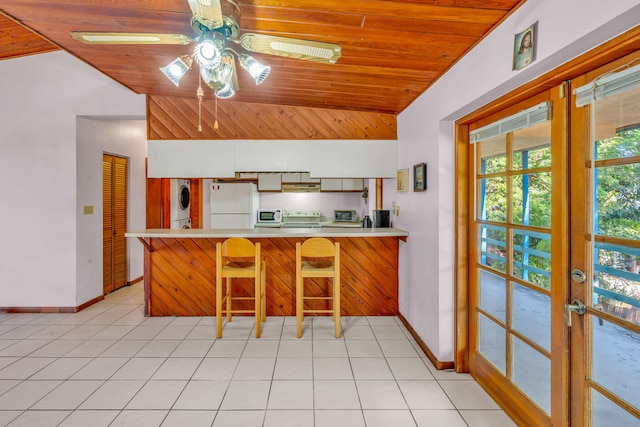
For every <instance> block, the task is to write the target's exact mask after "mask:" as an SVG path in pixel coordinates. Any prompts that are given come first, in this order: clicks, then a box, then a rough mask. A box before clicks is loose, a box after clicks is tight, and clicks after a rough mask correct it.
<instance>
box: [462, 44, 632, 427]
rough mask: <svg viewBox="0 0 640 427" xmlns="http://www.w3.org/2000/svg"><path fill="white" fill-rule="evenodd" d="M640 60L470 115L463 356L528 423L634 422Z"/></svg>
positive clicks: (585, 425)
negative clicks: (466, 338) (489, 112)
mask: <svg viewBox="0 0 640 427" xmlns="http://www.w3.org/2000/svg"><path fill="white" fill-rule="evenodd" d="M635 57H636V58H640V54H636V55H635ZM639 64H640V59H634V58H633V57H632V58H629V57H628V58H624V59H622V60H620V61H619V62H616V63H614V64H610V65H608V66H607V67H603V68H602V69H599V70H596V71H593V72H591V73H588V74H587V75H584V76H581V77H579V78H576V79H574V80H573V81H571V82H566V83H564V84H562V85H560V86H559V87H555V88H553V89H551V90H549V91H548V92H547V93H544V94H541V95H538V96H536V97H534V98H532V99H530V100H527V101H525V102H522V103H520V104H518V105H514V106H512V107H509V108H508V109H506V110H505V111H503V112H500V113H497V114H494V115H492V116H490V117H487V118H484V119H482V120H479V121H478V122H476V123H472V124H471V125H469V130H470V134H469V140H470V142H471V144H470V145H469V152H468V156H469V159H470V164H471V165H472V168H471V171H470V174H469V188H470V191H471V192H472V193H473V198H472V199H473V202H472V203H471V204H472V205H473V206H472V212H473V213H472V215H470V223H469V230H470V236H469V260H470V263H469V276H470V277H469V304H470V305H469V307H470V311H469V368H470V372H471V373H472V375H473V376H474V377H475V378H476V379H477V380H478V382H479V383H480V384H482V385H483V386H484V387H485V388H486V389H487V390H488V391H489V393H490V394H491V395H492V396H493V397H494V398H495V399H496V400H497V401H498V402H499V403H500V404H501V406H502V407H503V408H504V409H505V410H506V411H507V412H508V413H509V414H510V415H511V416H512V417H513V418H514V419H515V420H516V421H517V422H518V423H519V424H520V425H527V426H529V425H535V426H544V425H552V426H569V425H570V426H572V427H573V426H575V427H600V426H602V427H604V426H616V427H618V426H623V427H624V426H639V425H640V65H639Z"/></svg>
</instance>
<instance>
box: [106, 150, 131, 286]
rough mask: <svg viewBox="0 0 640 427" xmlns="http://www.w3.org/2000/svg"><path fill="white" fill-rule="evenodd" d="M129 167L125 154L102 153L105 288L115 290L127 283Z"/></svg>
mask: <svg viewBox="0 0 640 427" xmlns="http://www.w3.org/2000/svg"><path fill="white" fill-rule="evenodd" d="M127 171H128V161H127V159H126V158H124V157H118V156H112V155H108V154H103V156H102V195H103V199H102V212H103V217H102V221H103V224H102V247H103V259H102V264H103V283H102V284H103V291H104V293H105V294H107V293H109V292H112V291H114V290H116V289H118V288H120V287H122V286H124V285H125V284H126V283H127V268H128V266H127V239H126V238H125V237H124V233H126V231H127Z"/></svg>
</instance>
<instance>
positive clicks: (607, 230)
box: [570, 54, 640, 427]
mask: <svg viewBox="0 0 640 427" xmlns="http://www.w3.org/2000/svg"><path fill="white" fill-rule="evenodd" d="M573 86H574V88H575V89H574V94H575V95H574V99H573V100H572V110H571V117H572V128H571V134H572V151H571V181H572V182H575V183H576V186H575V188H574V186H573V185H572V192H571V221H572V233H571V248H572V250H571V268H572V272H571V286H570V292H571V295H570V300H571V301H576V304H575V305H574V306H573V307H572V309H574V310H578V309H577V308H576V306H577V305H579V304H582V303H583V304H584V308H581V309H579V311H580V312H583V314H579V313H571V316H572V327H571V342H570V349H571V366H572V369H571V397H572V398H571V405H572V407H571V414H572V416H571V419H572V425H576V426H593V427H600V426H616V427H631V426H640V55H638V54H636V55H634V56H632V57H626V58H623V59H622V60H620V61H617V62H616V63H613V64H610V65H608V66H606V67H602V68H600V69H598V70H595V71H593V72H591V73H588V74H587V75H584V76H581V77H580V78H577V79H574V81H573ZM574 190H575V191H574Z"/></svg>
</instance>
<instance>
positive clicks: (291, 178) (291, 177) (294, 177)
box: [281, 172, 300, 184]
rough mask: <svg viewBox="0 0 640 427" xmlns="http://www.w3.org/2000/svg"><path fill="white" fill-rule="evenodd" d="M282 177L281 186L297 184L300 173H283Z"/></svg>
mask: <svg viewBox="0 0 640 427" xmlns="http://www.w3.org/2000/svg"><path fill="white" fill-rule="evenodd" d="M281 175H282V183H283V184H298V183H300V172H285V173H283V174H281Z"/></svg>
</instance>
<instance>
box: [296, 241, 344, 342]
mask: <svg viewBox="0 0 640 427" xmlns="http://www.w3.org/2000/svg"><path fill="white" fill-rule="evenodd" d="M307 258H308V259H307ZM329 258H330V259H329ZM305 259H306V260H305ZM312 277H330V278H333V292H332V295H330V296H313V297H305V296H304V283H303V281H304V278H312ZM306 300H325V301H329V300H331V301H332V302H333V303H332V307H331V309H324V310H318V309H306V310H305V308H304V302H305V301H306ZM306 313H308V314H314V313H330V314H332V315H333V321H334V323H335V328H336V338H340V331H341V330H340V243H338V242H335V243H332V242H331V240H329V239H326V238H324V237H312V238H310V239H307V240H305V241H304V242H302V243H300V242H298V243H296V324H297V333H298V338H300V337H302V321H303V320H304V315H305V314H306Z"/></svg>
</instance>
